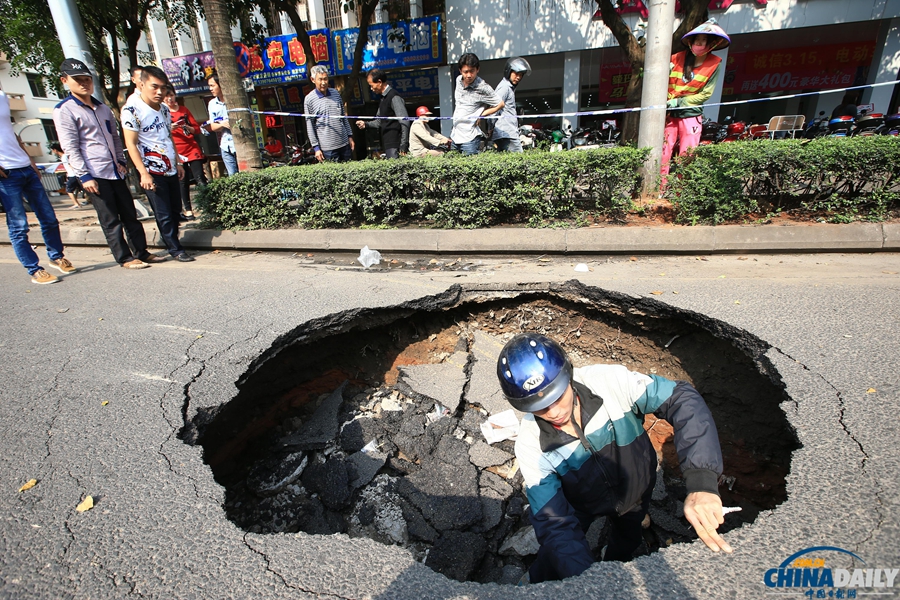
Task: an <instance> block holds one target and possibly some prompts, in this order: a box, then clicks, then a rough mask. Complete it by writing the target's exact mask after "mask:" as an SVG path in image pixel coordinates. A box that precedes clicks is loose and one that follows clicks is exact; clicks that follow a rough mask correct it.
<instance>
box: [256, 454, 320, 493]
mask: <svg viewBox="0 0 900 600" xmlns="http://www.w3.org/2000/svg"><path fill="white" fill-rule="evenodd" d="M307 462H308V458H307V456H306V453H304V452H294V453H291V454H288V455H287V456H284V457H276V458H269V459H265V460H261V461H259V462H257V463H256V465H255V466H254V467H253V468H252V469H251V470H250V474H249V475H248V476H247V486H248V487H249V488H250V489H251V490H253V493H254V494H256V495H257V496H274V495H275V494H277V493H278V492H280V491H281V490H283V489H284V488H286V487H287V486H288V485H290V484H292V483H294V482H295V481H296V480H297V478H298V477H300V475H301V474H302V473H303V469H305V468H306V463H307Z"/></svg>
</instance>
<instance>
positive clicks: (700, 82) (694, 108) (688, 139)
mask: <svg viewBox="0 0 900 600" xmlns="http://www.w3.org/2000/svg"><path fill="white" fill-rule="evenodd" d="M681 41H682V42H684V45H685V46H687V47H688V50H682V51H681V52H676V53H675V54H673V55H672V62H671V65H670V70H669V96H668V102H667V103H666V106H667V107H668V112H667V114H666V130H665V139H664V140H663V153H662V168H661V172H662V186H663V187H665V186H666V179H667V176H668V174H669V161H670V160H671V159H672V151H673V150H674V149H675V146H676V145H678V154H679V155H682V154H685V153H686V152H687V150H688V148H693V147H694V146H697V145H699V144H700V132H701V131H702V129H703V103H704V102H706V101H707V100H709V98H710V96H712V93H713V90H714V89H715V88H716V83H717V82H718V79H719V65H720V64H721V63H722V59H721V58H719V57H718V56H714V55H713V54H710V53H711V52H712V51H713V50H721V49H722V48H727V47H728V45H729V44H730V43H731V38H729V37H728V34H726V33H725V31H724V30H723V29H722V28H721V27H719V26H718V25H716V22H715V21H714V20H713V19H710V20H709V21H707V22H705V23H703V24H701V25H700V26H698V27H697V28H695V29H692V30H691V31H689V32H688V33H686V34H685V35H684V37H682V38H681Z"/></svg>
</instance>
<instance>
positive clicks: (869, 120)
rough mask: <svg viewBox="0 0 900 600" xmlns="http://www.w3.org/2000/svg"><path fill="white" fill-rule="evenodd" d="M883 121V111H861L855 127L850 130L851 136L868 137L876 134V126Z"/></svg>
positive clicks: (879, 125)
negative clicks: (861, 113)
mask: <svg viewBox="0 0 900 600" xmlns="http://www.w3.org/2000/svg"><path fill="white" fill-rule="evenodd" d="M883 123H884V114H883V113H865V112H864V113H863V115H862V116H861V117H860V118H859V120H858V121H857V122H856V127H855V128H854V129H853V131H851V132H850V135H851V136H863V137H868V136H871V135H878V128H879V127H881V125H882V124H883Z"/></svg>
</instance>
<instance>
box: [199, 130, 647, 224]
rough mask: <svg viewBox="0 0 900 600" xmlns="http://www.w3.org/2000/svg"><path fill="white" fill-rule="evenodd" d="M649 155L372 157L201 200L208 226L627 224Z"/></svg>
mask: <svg viewBox="0 0 900 600" xmlns="http://www.w3.org/2000/svg"><path fill="white" fill-rule="evenodd" d="M645 155H646V152H645V151H643V150H636V149H634V148H611V149H598V150H583V151H573V152H558V153H552V154H551V153H549V152H539V151H530V152H525V153H521V154H511V153H493V152H490V153H484V154H479V155H476V156H461V155H458V154H452V155H448V156H444V157H426V158H403V159H400V160H378V161H373V160H365V161H360V162H352V163H344V164H320V165H308V166H298V167H276V168H270V169H265V170H263V171H259V172H256V173H240V174H238V175H235V176H233V177H229V178H227V179H220V180H216V181H213V182H212V183H211V184H210V185H209V186H207V187H206V188H205V189H201V190H200V193H199V194H198V197H197V199H196V202H197V205H198V206H199V208H200V209H201V210H202V211H203V214H204V219H205V221H204V225H205V226H211V227H217V228H222V229H273V228H280V227H290V226H297V225H299V226H302V227H308V228H323V227H360V226H374V227H390V226H397V225H402V224H407V223H417V224H422V225H425V226H431V227H444V228H468V227H487V226H491V225H499V224H509V223H526V224H528V225H531V226H546V225H553V224H555V223H558V222H561V221H571V220H575V221H576V222H577V221H578V220H579V219H580V218H581V217H582V216H583V215H584V214H586V213H590V214H598V213H599V214H602V215H605V216H607V217H612V218H618V219H623V218H624V217H625V215H626V213H627V211H628V210H629V209H630V208H631V199H632V197H633V195H634V194H635V193H636V192H637V190H638V189H639V184H640V177H639V175H638V170H639V168H640V166H641V164H642V163H643V160H644V157H645Z"/></svg>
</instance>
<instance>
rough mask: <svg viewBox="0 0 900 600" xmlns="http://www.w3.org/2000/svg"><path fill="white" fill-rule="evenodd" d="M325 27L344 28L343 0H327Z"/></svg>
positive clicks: (325, 2) (325, 3)
mask: <svg viewBox="0 0 900 600" xmlns="http://www.w3.org/2000/svg"><path fill="white" fill-rule="evenodd" d="M323 4H324V6H325V27H327V28H329V29H332V30H334V29H343V28H344V23H343V21H341V0H325V1H324V2H323Z"/></svg>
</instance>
